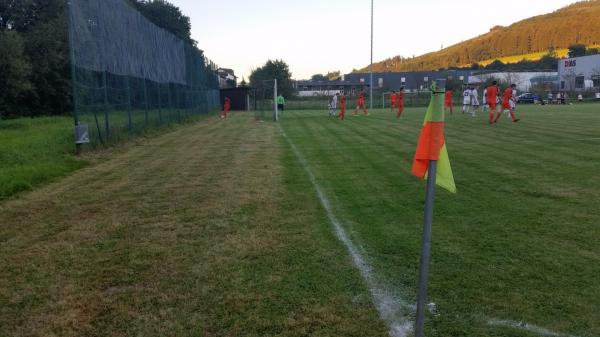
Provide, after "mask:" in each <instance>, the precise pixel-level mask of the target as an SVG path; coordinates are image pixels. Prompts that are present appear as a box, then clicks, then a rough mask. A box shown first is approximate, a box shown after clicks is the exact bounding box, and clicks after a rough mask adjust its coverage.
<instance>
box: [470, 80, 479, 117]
mask: <svg viewBox="0 0 600 337" xmlns="http://www.w3.org/2000/svg"><path fill="white" fill-rule="evenodd" d="M471 106H472V107H473V111H471V116H473V117H475V112H477V110H479V95H478V94H477V87H472V88H471Z"/></svg>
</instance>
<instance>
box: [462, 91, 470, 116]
mask: <svg viewBox="0 0 600 337" xmlns="http://www.w3.org/2000/svg"><path fill="white" fill-rule="evenodd" d="M470 108H471V88H470V87H467V88H466V89H465V91H463V106H462V113H465V112H469V109H470Z"/></svg>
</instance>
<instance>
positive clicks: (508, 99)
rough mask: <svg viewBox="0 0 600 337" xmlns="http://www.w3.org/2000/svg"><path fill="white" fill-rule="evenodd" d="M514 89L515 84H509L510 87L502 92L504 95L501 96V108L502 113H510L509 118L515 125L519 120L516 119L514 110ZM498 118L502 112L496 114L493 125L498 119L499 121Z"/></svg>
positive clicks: (515, 99)
mask: <svg viewBox="0 0 600 337" xmlns="http://www.w3.org/2000/svg"><path fill="white" fill-rule="evenodd" d="M516 88H517V85H516V84H511V85H510V87H508V88H506V90H504V94H503V95H502V108H503V109H504V111H508V112H509V113H510V118H512V121H513V122H515V123H516V122H518V121H520V119H519V118H517V116H516V115H515V108H516V106H517V89H516ZM500 116H502V112H498V113H497V115H496V120H495V121H494V123H495V122H497V121H498V119H500Z"/></svg>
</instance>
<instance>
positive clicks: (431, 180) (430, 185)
mask: <svg viewBox="0 0 600 337" xmlns="http://www.w3.org/2000/svg"><path fill="white" fill-rule="evenodd" d="M433 94H434V95H435V93H433ZM436 169H437V161H435V160H430V161H429V169H428V170H427V192H426V194H425V217H424V219H425V220H424V225H423V241H422V243H421V262H420V266H419V270H420V271H419V293H418V295H417V321H416V323H415V337H424V336H425V332H424V329H425V303H426V302H427V279H428V277H429V256H430V251H431V224H432V222H433V203H434V200H435V176H436Z"/></svg>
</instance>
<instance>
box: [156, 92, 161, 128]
mask: <svg viewBox="0 0 600 337" xmlns="http://www.w3.org/2000/svg"><path fill="white" fill-rule="evenodd" d="M156 85H157V86H158V124H159V125H162V98H161V97H160V96H161V94H160V82H156Z"/></svg>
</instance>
